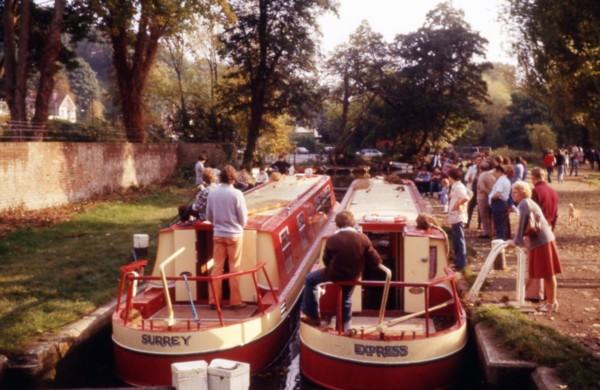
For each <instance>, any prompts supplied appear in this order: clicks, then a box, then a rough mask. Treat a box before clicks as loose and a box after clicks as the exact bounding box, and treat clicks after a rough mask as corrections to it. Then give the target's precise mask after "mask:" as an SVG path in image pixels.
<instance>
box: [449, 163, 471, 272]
mask: <svg viewBox="0 0 600 390" xmlns="http://www.w3.org/2000/svg"><path fill="white" fill-rule="evenodd" d="M461 178H462V171H461V170H460V169H458V168H452V169H451V170H450V171H449V172H448V179H449V180H450V185H451V188H450V205H449V207H448V223H449V224H450V225H451V226H452V248H453V249H454V265H455V267H456V269H457V270H459V271H462V270H463V269H464V268H465V265H467V245H466V242H465V230H464V224H465V223H466V222H467V202H468V201H469V199H470V198H471V195H470V194H469V191H468V190H467V187H465V185H464V184H463V183H462V182H461V181H460V179H461Z"/></svg>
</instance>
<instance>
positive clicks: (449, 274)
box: [333, 267, 462, 337]
mask: <svg viewBox="0 0 600 390" xmlns="http://www.w3.org/2000/svg"><path fill="white" fill-rule="evenodd" d="M444 272H445V273H446V275H444V276H440V277H437V278H435V279H431V280H430V281H429V282H420V283H418V282H399V281H395V282H390V284H389V286H390V287H391V288H406V287H417V288H419V287H420V288H423V289H425V291H424V296H423V297H424V301H425V310H423V311H420V312H416V313H411V314H408V315H405V316H402V317H399V318H398V319H394V320H391V321H392V322H393V321H397V320H400V321H398V322H397V323H399V322H401V320H406V319H409V318H414V317H418V316H420V315H423V314H424V315H425V337H429V336H431V335H432V334H431V333H430V331H429V319H430V312H431V311H434V310H437V309H440V308H443V307H445V306H448V304H449V303H453V308H454V316H455V318H456V320H457V323H458V324H459V325H460V324H461V322H462V316H461V312H460V297H459V296H458V292H457V289H456V274H455V272H454V271H452V269H451V268H449V267H448V268H446V269H445V270H444ZM445 282H449V283H450V285H451V294H452V299H451V300H449V301H447V302H446V304H440V305H437V306H434V307H431V308H430V307H429V295H430V294H429V290H430V289H431V288H432V287H436V286H437V285H440V284H442V283H445ZM333 284H334V285H335V286H336V287H337V288H336V290H337V299H336V302H337V318H336V320H337V326H336V327H337V331H338V334H342V333H343V321H342V289H341V288H340V287H341V286H362V287H367V288H369V287H385V281H374V280H355V281H352V280H350V281H339V282H334V283H333ZM382 299H383V297H382ZM450 301H451V302H450Z"/></svg>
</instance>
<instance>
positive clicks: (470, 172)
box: [465, 154, 481, 229]
mask: <svg viewBox="0 0 600 390" xmlns="http://www.w3.org/2000/svg"><path fill="white" fill-rule="evenodd" d="M474 157H475V160H474V161H473V163H472V164H471V165H470V166H469V168H468V169H467V173H465V183H466V187H467V188H468V189H470V190H471V192H472V194H473V196H471V199H470V200H469V204H468V206H467V226H466V227H467V229H468V228H469V226H470V225H471V218H473V212H474V211H475V207H477V180H478V179H479V173H480V172H481V168H480V167H479V166H480V165H481V156H480V155H479V154H477V155H475V156H474ZM479 225H481V218H479Z"/></svg>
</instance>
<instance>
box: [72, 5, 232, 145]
mask: <svg viewBox="0 0 600 390" xmlns="http://www.w3.org/2000/svg"><path fill="white" fill-rule="evenodd" d="M215 2H216V3H219V4H220V5H222V6H224V5H225V4H226V2H225V1H214V2H211V1H206V2H204V1H201V0H184V1H175V0H156V1H147V0H134V1H124V0H119V1H112V0H95V1H83V0H78V5H79V8H80V9H81V10H82V12H85V13H87V14H88V15H89V16H90V17H91V18H92V19H93V20H96V21H97V23H96V29H97V30H98V31H101V32H102V33H103V34H104V35H105V36H106V37H107V39H109V40H110V42H111V43H112V46H113V58H112V60H113V66H114V69H115V72H116V77H117V85H118V88H119V95H120V96H119V97H120V103H121V114H122V116H123V125H124V127H125V133H126V135H127V139H128V140H130V141H137V142H141V141H144V139H145V136H146V134H145V131H144V116H143V96H144V91H145V89H146V85H147V80H148V74H149V72H150V69H151V67H152V65H153V64H154V61H155V59H156V54H157V51H158V44H159V40H160V39H161V38H166V37H171V36H174V35H175V34H177V33H178V32H180V31H181V30H182V29H184V28H185V27H187V25H188V24H189V22H190V21H191V20H192V17H193V15H195V14H197V13H200V14H201V13H203V12H205V10H206V8H207V7H209V6H211V5H212V4H213V3H215Z"/></svg>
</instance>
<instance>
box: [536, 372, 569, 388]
mask: <svg viewBox="0 0 600 390" xmlns="http://www.w3.org/2000/svg"><path fill="white" fill-rule="evenodd" d="M531 379H532V381H533V384H534V385H535V387H536V388H537V389H538V390H558V389H566V388H567V384H566V383H564V381H563V380H562V379H560V378H559V377H558V374H557V372H556V370H555V369H553V368H550V367H538V368H536V369H535V371H534V372H533V374H532V375H531Z"/></svg>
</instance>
